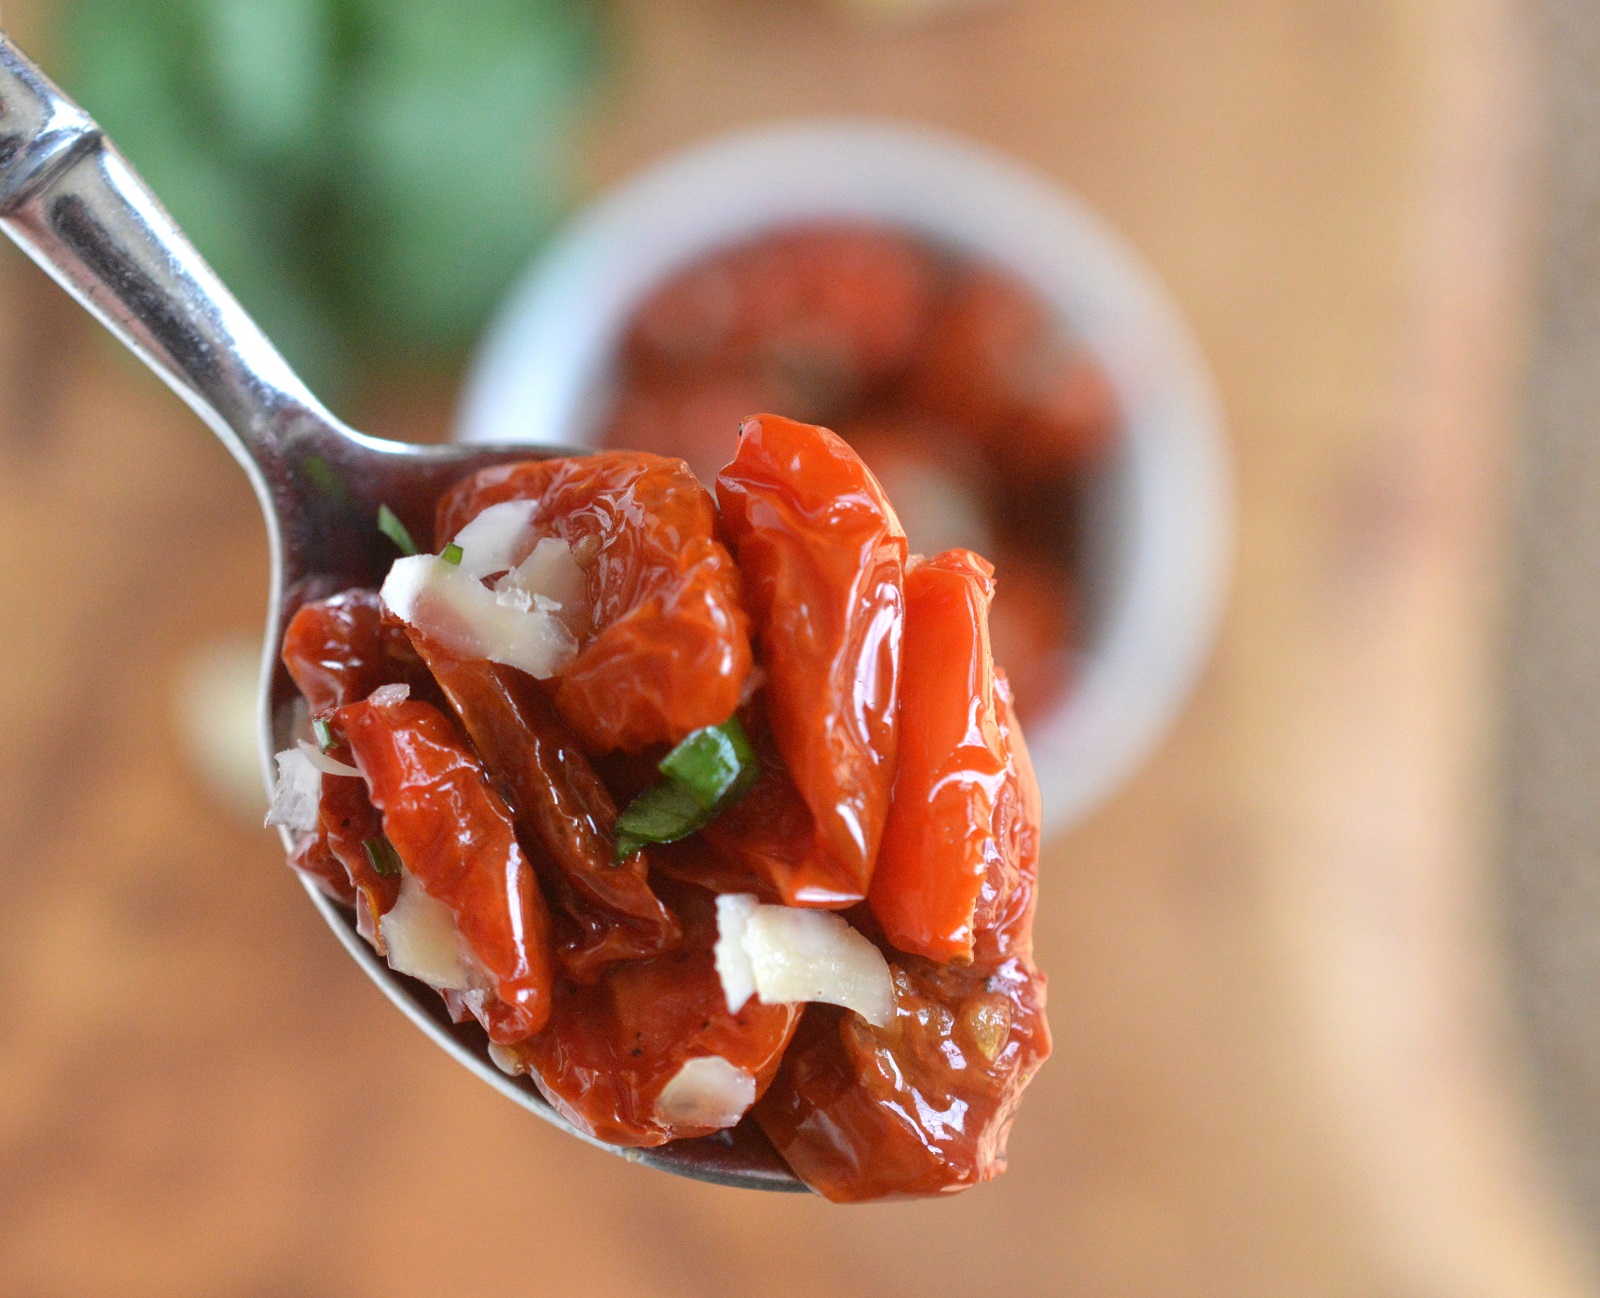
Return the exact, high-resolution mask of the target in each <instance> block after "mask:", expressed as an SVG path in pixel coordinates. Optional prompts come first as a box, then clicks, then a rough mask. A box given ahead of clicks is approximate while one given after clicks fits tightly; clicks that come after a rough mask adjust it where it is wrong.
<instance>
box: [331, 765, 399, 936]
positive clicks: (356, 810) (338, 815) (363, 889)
mask: <svg viewBox="0 0 1600 1298" xmlns="http://www.w3.org/2000/svg"><path fill="white" fill-rule="evenodd" d="M334 755H335V756H337V757H339V758H340V760H342V761H348V760H349V759H350V753H349V752H348V751H347V750H344V751H340V750H336V751H335V753H334ZM381 833H383V817H382V816H381V815H380V814H379V813H378V809H377V808H376V807H374V806H373V805H372V800H371V799H370V798H369V797H368V796H367V786H366V784H365V783H364V782H363V781H361V780H358V779H357V778H356V777H355V776H353V775H324V776H323V777H322V798H321V800H320V801H319V803H318V804H317V836H318V837H320V838H323V839H325V840H326V841H327V844H328V851H329V852H330V853H331V854H332V855H333V857H334V859H335V860H336V861H338V862H339V864H340V865H342V866H343V867H344V870H345V874H346V876H347V877H348V878H349V880H350V886H351V887H352V888H353V889H354V890H355V894H356V897H355V900H356V903H357V904H356V929H357V931H358V932H359V933H360V934H361V936H362V937H364V938H366V939H367V941H368V942H371V943H372V944H373V945H374V946H376V945H377V942H378V917H379V916H381V915H385V914H387V913H388V911H389V908H390V907H392V906H393V905H394V903H395V898H396V897H397V896H399V893H400V881H399V880H398V879H393V878H389V877H387V876H385V875H381V874H379V873H378V872H377V871H376V870H374V869H373V868H372V858H371V857H369V856H368V855H367V849H366V848H365V847H363V846H362V844H363V843H365V842H366V841H367V840H368V839H372V838H376V837H377V836H378V835H379V834H381Z"/></svg>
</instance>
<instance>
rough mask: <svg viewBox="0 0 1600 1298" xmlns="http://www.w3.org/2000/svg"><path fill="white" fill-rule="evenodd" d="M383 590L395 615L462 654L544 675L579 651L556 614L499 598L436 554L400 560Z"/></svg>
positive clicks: (469, 574) (567, 661) (560, 666)
mask: <svg viewBox="0 0 1600 1298" xmlns="http://www.w3.org/2000/svg"><path fill="white" fill-rule="evenodd" d="M557 544H561V543H560V542H557ZM380 594H381V596H382V599H383V603H384V606H385V607H386V608H388V609H389V611H390V612H391V613H393V614H394V615H395V616H396V617H398V618H401V619H402V620H403V621H406V622H409V623H411V625H412V626H414V627H416V628H417V629H418V630H419V631H421V632H422V633H423V634H424V635H426V636H428V637H429V638H430V639H433V640H437V641H438V642H439V643H440V644H442V645H443V646H444V647H445V648H446V649H447V650H449V651H450V652H451V653H453V654H456V655H458V656H460V657H462V658H469V659H479V660H482V659H487V660H488V661H489V662H496V663H504V664H505V665H506V666H508V667H516V668H518V669H520V670H521V671H525V672H527V673H528V675H530V676H533V677H536V678H538V679H539V680H545V679H547V678H548V677H550V676H553V675H555V674H556V672H558V671H560V670H561V669H562V668H563V667H565V666H566V665H567V663H569V662H571V661H572V659H573V657H574V655H576V653H577V652H578V643H577V640H576V639H575V638H574V637H573V634H572V632H571V631H569V630H568V629H567V627H566V625H565V624H564V623H563V622H562V621H561V619H560V618H559V617H557V616H556V615H555V614H553V613H550V612H548V611H546V610H544V609H540V608H528V609H524V608H518V607H516V606H514V605H507V604H504V603H501V602H500V600H498V599H497V598H496V597H495V593H494V592H493V591H492V590H490V589H489V588H488V587H487V586H485V585H484V584H483V583H482V582H481V581H480V580H479V579H478V578H477V577H474V576H473V575H472V574H471V573H469V572H465V571H463V570H462V569H461V568H460V567H458V566H457V565H456V564H453V563H446V562H445V561H444V560H443V559H441V558H439V557H438V556H437V555H433V554H418V555H411V556H408V557H407V558H404V559H398V560H396V561H395V564H394V567H392V568H391V569H390V570H389V576H388V577H387V578H386V579H385V581H384V583H383V589H382V591H381V592H380Z"/></svg>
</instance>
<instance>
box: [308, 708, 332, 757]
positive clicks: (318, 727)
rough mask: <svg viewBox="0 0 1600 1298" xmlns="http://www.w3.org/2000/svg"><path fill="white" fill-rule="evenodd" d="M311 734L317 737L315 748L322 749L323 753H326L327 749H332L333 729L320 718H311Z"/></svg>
mask: <svg viewBox="0 0 1600 1298" xmlns="http://www.w3.org/2000/svg"><path fill="white" fill-rule="evenodd" d="M311 733H312V734H314V735H315V736H316V737H317V747H318V748H320V749H322V751H323V752H327V751H328V749H330V748H332V747H333V745H334V743H335V740H334V737H333V727H332V726H330V725H329V724H328V723H327V722H326V721H325V720H324V719H323V718H322V717H312V718H311Z"/></svg>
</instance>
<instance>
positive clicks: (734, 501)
mask: <svg viewBox="0 0 1600 1298" xmlns="http://www.w3.org/2000/svg"><path fill="white" fill-rule="evenodd" d="M717 499H718V500H719V501H720V502H721V505H722V515H723V524H724V526H725V528H726V529H727V533H728V536H729V539H730V541H731V543H732V546H733V550H734V553H735V554H736V555H737V556H738V561H739V567H740V569H741V571H742V572H743V573H744V578H745V587H746V590H745V597H746V599H747V601H748V602H749V605H750V610H751V613H752V615H753V617H754V619H755V626H756V640H757V643H758V645H759V647H760V652H761V661H762V666H763V668H764V669H765V672H766V686H765V693H766V707H767V719H768V722H769V724H770V725H771V727H772V734H773V737H774V739H775V740H776V742H777V746H778V749H779V751H780V752H781V753H782V755H783V759H784V763H785V765H786V766H787V767H788V771H789V777H790V779H792V780H793V782H794V787H795V788H796V789H797V790H799V793H800V796H801V798H802V799H804V801H805V804H806V806H807V807H808V808H809V809H810V811H811V815H812V817H813V819H814V820H815V822H816V832H817V835H818V837H819V840H820V842H821V844H822V847H823V849H824V851H825V852H826V854H827V856H828V857H829V858H830V860H831V868H830V870H829V877H828V885H829V893H830V898H829V900H828V902H827V904H830V905H840V904H847V903H848V902H850V901H856V900H860V899H861V898H862V897H865V896H866V892H867V885H868V883H869V881H870V880H871V877H872V865H873V861H874V860H875V859H876V857H877V853H878V839H879V837H880V836H881V835H882V833H883V821H884V817H885V815H886V814H887V812H888V809H889V791H890V786H891V785H892V783H893V780H894V766H895V752H896V737H897V732H898V727H899V715H898V713H899V682H900V637H901V630H902V623H903V620H904V615H905V590H904V583H905V562H906V538H905V533H904V532H903V531H902V530H901V528H900V522H899V520H898V519H897V518H896V517H895V513H894V510H893V508H892V507H891V506H890V504H889V501H888V498H887V497H886V496H885V495H884V494H883V489H882V488H881V487H880V486H879V485H878V482H877V480H876V479H875V478H874V477H873V476H872V474H871V473H870V472H869V471H868V470H867V467H866V465H864V464H863V463H862V462H861V459H860V457H858V456H857V455H856V453H855V452H854V451H852V450H851V449H850V447H849V446H847V445H846V444H845V443H844V442H843V441H841V440H840V439H839V438H838V437H836V436H835V435H834V434H833V433H831V432H829V431H828V430H827V429H825V428H817V427H814V426H812V425H809V424H799V423H796V422H794V421H793V420H790V419H781V418H778V417H776V416H772V415H759V416H756V417H755V418H752V419H749V420H747V421H746V422H745V424H744V426H743V427H742V428H740V430H739V446H738V451H737V453H736V454H735V456H734V459H733V462H732V463H731V464H729V465H728V467H727V468H725V469H724V470H723V471H722V473H721V475H720V476H719V477H718V478H717Z"/></svg>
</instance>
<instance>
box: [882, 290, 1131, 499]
mask: <svg viewBox="0 0 1600 1298" xmlns="http://www.w3.org/2000/svg"><path fill="white" fill-rule="evenodd" d="M906 393H907V395H908V397H909V398H910V399H911V400H912V401H913V402H914V403H916V404H917V405H919V406H921V407H922V408H923V409H925V410H927V411H928V412H929V413H931V414H934V415H938V416H940V417H942V418H945V419H948V420H950V421H952V422H955V423H958V424H961V425H963V426H965V427H967V428H969V429H970V430H971V431H972V432H973V434H974V435H976V436H977V437H978V438H979V439H980V440H982V441H984V442H986V443H987V444H988V445H989V448H990V450H991V451H993V452H994V453H995V454H997V455H998V456H1000V457H1001V458H1002V463H1003V464H1004V466H1005V467H1006V468H1007V469H1009V470H1010V472H1011V474H1012V475H1014V476H1019V477H1020V476H1024V475H1027V474H1030V473H1036V472H1040V471H1045V472H1048V471H1050V470H1053V469H1057V468H1061V467H1068V468H1070V467H1075V466H1081V465H1083V464H1085V463H1086V462H1088V461H1089V460H1091V459H1093V458H1094V457H1095V456H1097V455H1099V454H1100V453H1101V452H1102V451H1104V450H1105V449H1106V448H1107V447H1108V446H1109V445H1110V444H1111V442H1112V441H1113V440H1114V438H1115V436H1116V430H1117V424H1118V419H1119V411H1118V408H1117V401H1116V394H1115V392H1114V390H1113V389H1112V387H1111V384H1110V381H1109V380H1108V379H1107V377H1106V375H1105V372H1104V370H1103V369H1102V368H1101V367H1100V366H1099V364H1098V363H1097V362H1096V361H1095V360H1094V359H1093V358H1092V357H1091V356H1089V355H1088V354H1087V353H1086V352H1084V351H1083V350H1082V348H1081V347H1080V346H1079V345H1077V344H1075V343H1073V342H1071V341H1069V340H1068V339H1067V338H1066V337H1065V335H1064V334H1063V333H1062V332H1061V330H1060V328H1059V326H1058V325H1057V323H1056V322H1055V321H1054V320H1053V319H1052V317H1051V314H1050V311H1049V309H1048V307H1047V306H1046V304H1045V303H1044V302H1042V301H1041V300H1040V299H1039V298H1038V297H1036V296H1035V295H1034V294H1033V293H1032V292H1030V291H1029V290H1028V288H1027V287H1026V286H1024V285H1022V284H1020V283H1018V282H1017V281H1016V280H1014V279H1013V278H1011V277H1010V276H1009V275H1005V274H1002V273H1001V272H999V271H994V270H975V271H969V272H968V273H967V274H965V275H964V276H963V277H962V278H961V279H960V280H959V281H958V283H957V284H956V286H955V287H954V288H953V289H952V291H951V293H950V294H949V296H948V297H947V299H946V300H945V302H944V304H943V305H942V306H941V308H940V309H939V311H938V312H937V313H936V315H935V317H934V321H933V324H932V325H931V327H930V328H929V331H928V335H927V337H926V340H925V342H924V345H923V347H922V349H921V351H920V353H919V355H918V359H917V363H916V366H915V368H914V370H913V372H912V376H911V378H910V380H909V381H908V382H907V384H906Z"/></svg>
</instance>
